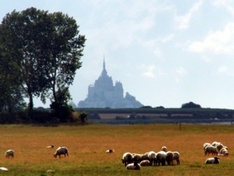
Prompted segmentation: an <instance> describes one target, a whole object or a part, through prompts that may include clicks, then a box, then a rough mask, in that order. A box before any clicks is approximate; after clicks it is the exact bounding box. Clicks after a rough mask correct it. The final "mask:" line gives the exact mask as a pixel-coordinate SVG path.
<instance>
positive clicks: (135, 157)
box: [132, 153, 142, 163]
mask: <svg viewBox="0 0 234 176" xmlns="http://www.w3.org/2000/svg"><path fill="white" fill-rule="evenodd" d="M132 155H133V161H135V162H137V163H140V162H141V160H142V154H138V153H133V154H132Z"/></svg>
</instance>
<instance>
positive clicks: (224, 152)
mask: <svg viewBox="0 0 234 176" xmlns="http://www.w3.org/2000/svg"><path fill="white" fill-rule="evenodd" d="M228 155H229V153H228V149H227V148H222V149H221V150H220V152H219V156H228Z"/></svg>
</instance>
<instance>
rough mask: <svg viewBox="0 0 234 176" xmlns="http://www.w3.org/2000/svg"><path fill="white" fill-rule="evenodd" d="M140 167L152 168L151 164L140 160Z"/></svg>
mask: <svg viewBox="0 0 234 176" xmlns="http://www.w3.org/2000/svg"><path fill="white" fill-rule="evenodd" d="M140 165H141V166H152V164H151V163H150V161H149V160H142V161H141V162H140Z"/></svg>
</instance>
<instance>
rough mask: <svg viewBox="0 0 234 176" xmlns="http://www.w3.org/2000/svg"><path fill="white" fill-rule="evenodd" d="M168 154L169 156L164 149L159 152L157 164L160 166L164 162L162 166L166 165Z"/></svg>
mask: <svg viewBox="0 0 234 176" xmlns="http://www.w3.org/2000/svg"><path fill="white" fill-rule="evenodd" d="M166 156H167V154H166V152H164V151H160V152H158V153H157V155H156V165H158V166H159V165H160V164H162V166H165V162H166Z"/></svg>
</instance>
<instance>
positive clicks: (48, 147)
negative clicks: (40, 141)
mask: <svg viewBox="0 0 234 176" xmlns="http://www.w3.org/2000/svg"><path fill="white" fill-rule="evenodd" d="M46 148H47V149H51V148H54V145H48V146H47V147H46Z"/></svg>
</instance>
